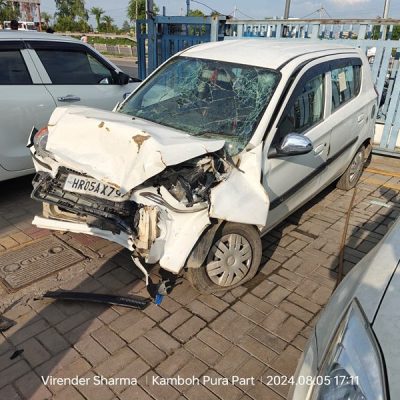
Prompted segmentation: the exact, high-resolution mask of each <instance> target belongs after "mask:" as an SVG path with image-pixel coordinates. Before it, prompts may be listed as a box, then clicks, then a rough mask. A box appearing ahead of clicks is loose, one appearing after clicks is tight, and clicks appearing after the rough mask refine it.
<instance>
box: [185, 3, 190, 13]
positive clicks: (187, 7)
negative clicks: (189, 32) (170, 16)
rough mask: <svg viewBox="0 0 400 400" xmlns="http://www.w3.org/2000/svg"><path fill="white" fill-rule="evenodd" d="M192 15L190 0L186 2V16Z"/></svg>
mask: <svg viewBox="0 0 400 400" xmlns="http://www.w3.org/2000/svg"><path fill="white" fill-rule="evenodd" d="M189 14H190V0H186V16H187V17H188V16H189Z"/></svg>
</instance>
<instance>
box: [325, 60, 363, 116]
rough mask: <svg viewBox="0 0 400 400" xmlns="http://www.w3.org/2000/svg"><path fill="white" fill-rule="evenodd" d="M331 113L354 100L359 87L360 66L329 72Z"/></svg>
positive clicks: (350, 66)
mask: <svg viewBox="0 0 400 400" xmlns="http://www.w3.org/2000/svg"><path fill="white" fill-rule="evenodd" d="M331 80H332V111H335V110H336V109H337V108H339V107H340V106H341V105H342V104H344V103H346V102H347V101H349V100H351V99H353V98H355V97H356V96H357V95H358V93H359V92H360V87H361V66H360V65H349V66H345V67H341V68H336V69H334V70H332V71H331Z"/></svg>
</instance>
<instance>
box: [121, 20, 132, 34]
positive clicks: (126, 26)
mask: <svg viewBox="0 0 400 400" xmlns="http://www.w3.org/2000/svg"><path fill="white" fill-rule="evenodd" d="M121 30H122V31H123V32H129V31H130V30H131V26H130V25H129V22H128V21H124V23H123V24H122V29H121Z"/></svg>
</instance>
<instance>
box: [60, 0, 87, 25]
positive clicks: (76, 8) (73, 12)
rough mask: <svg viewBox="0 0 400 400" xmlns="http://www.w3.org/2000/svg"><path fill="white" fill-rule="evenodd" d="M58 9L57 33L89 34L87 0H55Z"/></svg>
mask: <svg viewBox="0 0 400 400" xmlns="http://www.w3.org/2000/svg"><path fill="white" fill-rule="evenodd" d="M55 2H56V7H57V12H56V14H55V15H56V16H57V22H56V24H55V29H56V30H57V31H71V32H74V31H75V32H76V31H78V32H88V31H89V30H90V26H89V24H88V19H89V13H88V11H87V10H86V8H85V0H55Z"/></svg>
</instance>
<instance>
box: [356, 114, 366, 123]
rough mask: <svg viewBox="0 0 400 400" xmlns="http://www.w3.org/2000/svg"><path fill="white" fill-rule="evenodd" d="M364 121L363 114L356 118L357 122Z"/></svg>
mask: <svg viewBox="0 0 400 400" xmlns="http://www.w3.org/2000/svg"><path fill="white" fill-rule="evenodd" d="M364 119H365V114H360V115H359V116H358V118H357V122H363V121H364Z"/></svg>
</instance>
